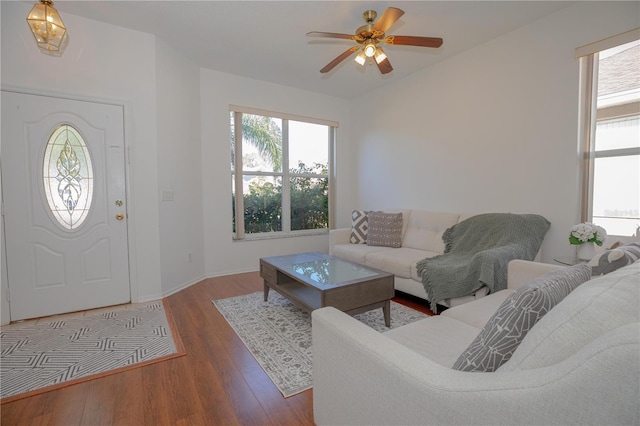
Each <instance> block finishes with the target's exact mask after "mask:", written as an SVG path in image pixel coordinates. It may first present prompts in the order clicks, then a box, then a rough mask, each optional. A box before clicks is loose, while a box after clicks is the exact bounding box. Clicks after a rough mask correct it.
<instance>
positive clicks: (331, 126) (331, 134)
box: [229, 105, 339, 241]
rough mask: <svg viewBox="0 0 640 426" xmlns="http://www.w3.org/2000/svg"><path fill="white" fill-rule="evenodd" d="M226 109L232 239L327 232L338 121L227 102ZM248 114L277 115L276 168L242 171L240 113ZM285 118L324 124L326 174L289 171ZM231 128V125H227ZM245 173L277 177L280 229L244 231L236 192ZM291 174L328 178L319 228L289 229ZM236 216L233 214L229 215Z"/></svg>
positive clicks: (330, 222)
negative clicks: (279, 142) (229, 122)
mask: <svg viewBox="0 0 640 426" xmlns="http://www.w3.org/2000/svg"><path fill="white" fill-rule="evenodd" d="M229 112H230V114H233V125H234V158H235V164H233V165H232V167H231V177H232V182H233V187H234V192H235V194H236V197H235V206H234V210H235V212H232V219H233V220H235V225H236V226H235V232H233V233H232V238H233V240H234V241H251V240H262V239H273V238H287V237H296V236H307V235H323V234H327V233H328V232H329V229H332V228H333V218H334V217H335V215H334V214H333V212H334V205H335V202H334V198H335V195H334V194H335V151H336V150H335V144H336V139H337V129H338V127H339V124H338V122H335V121H331V120H324V119H318V118H311V117H305V116H301V115H295V114H287V113H281V112H275V111H268V110H262V109H258V108H251V107H243V106H238V105H229ZM243 114H251V115H259V116H264V117H269V118H277V119H281V120H282V168H281V171H279V172H275V171H273V172H264V171H247V172H245V170H244V167H243V164H242V115H243ZM289 121H298V122H303V123H310V124H318V125H323V126H327V133H328V134H327V155H328V158H327V159H328V164H327V169H328V172H327V174H317V173H292V172H291V171H290V165H289ZM229 128H230V129H231V126H230V127H229ZM245 175H251V176H265V177H278V178H281V179H282V218H281V220H282V223H281V226H282V231H272V232H259V233H246V232H245V223H244V197H239V196H238V194H243V195H244V185H243V177H244V176H245ZM295 177H309V178H320V179H327V180H328V192H329V194H328V212H327V214H328V218H329V220H328V226H327V228H322V229H303V230H291V192H290V182H291V178H295ZM238 212H241V217H240V218H241V219H242V220H239V219H240V218H238V217H237V216H238ZM234 214H235V215H236V217H233V215H234Z"/></svg>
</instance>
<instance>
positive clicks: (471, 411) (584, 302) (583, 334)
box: [312, 260, 640, 425]
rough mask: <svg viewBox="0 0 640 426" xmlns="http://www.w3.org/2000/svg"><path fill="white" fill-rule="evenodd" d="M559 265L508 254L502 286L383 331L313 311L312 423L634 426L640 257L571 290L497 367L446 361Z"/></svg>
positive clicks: (639, 419)
mask: <svg viewBox="0 0 640 426" xmlns="http://www.w3.org/2000/svg"><path fill="white" fill-rule="evenodd" d="M559 268H563V267H562V266H557V265H549V264H543V263H537V262H528V261H522V260H514V261H511V262H510V263H509V270H508V276H509V278H508V281H509V282H508V289H506V290H502V291H500V292H496V293H494V294H490V295H488V296H487V297H484V298H482V299H480V300H477V301H474V302H471V303H467V304H465V305H462V306H458V307H455V308H451V309H448V310H446V311H444V312H443V313H442V314H441V315H439V316H433V317H429V318H426V319H424V320H421V321H418V322H415V323H412V324H408V325H405V326H402V327H399V328H396V329H393V330H390V331H388V332H386V333H378V332H376V331H374V330H373V329H371V328H369V327H367V326H366V325H364V324H362V323H360V322H359V321H358V320H356V319H354V318H352V317H350V316H349V315H346V314H344V313H342V312H340V311H338V310H336V309H334V308H330V307H328V308H322V309H319V310H316V311H314V312H313V314H312V321H313V326H312V333H313V388H314V389H313V407H314V419H315V422H316V424H318V425H328V424H341V425H346V424H351V425H356V424H358V425H365V424H366V425H374V424H384V425H393V424H402V425H411V424H455V425H470V424H492V425H493V424H539V425H542V424H544V425H548V424H625V425H631V424H633V425H638V424H640V404H639V403H638V400H639V398H640V323H639V321H640V318H639V317H640V315H639V311H640V293H639V288H640V261H639V262H635V263H634V264H631V265H629V266H625V267H623V268H621V269H619V270H617V271H615V272H612V273H610V274H607V275H604V276H601V277H596V278H592V279H591V280H589V281H587V282H585V283H583V284H582V285H580V286H579V287H577V288H576V289H575V290H573V291H572V292H571V293H570V294H568V296H566V297H565V298H564V300H562V301H561V302H560V303H559V304H558V305H557V306H555V307H554V308H552V309H551V310H550V311H549V312H548V313H547V314H546V315H545V316H544V317H543V318H542V319H541V320H539V321H538V322H537V324H535V325H534V327H533V328H532V329H531V330H529V332H528V333H527V334H526V336H525V337H524V339H523V340H522V342H521V343H520V345H519V346H518V347H517V349H516V350H515V352H514V353H513V356H512V357H511V359H510V360H509V361H507V362H506V363H505V364H504V365H502V366H501V367H500V368H498V370H497V371H495V372H492V373H485V372H482V373H480V372H463V371H458V370H454V369H452V368H451V367H452V366H453V364H454V362H455V361H456V359H457V358H458V356H459V355H460V354H461V353H462V352H463V351H464V350H465V348H466V347H467V346H468V345H469V344H470V343H471V341H472V340H473V339H474V338H475V337H476V335H478V333H479V332H480V330H481V329H482V327H483V326H484V324H485V323H486V322H487V321H488V319H489V318H490V317H491V316H492V314H493V313H494V312H495V311H496V309H497V308H498V306H499V305H500V304H501V303H502V301H504V300H505V299H506V298H507V297H508V296H509V295H510V294H511V293H512V292H513V291H514V289H516V288H517V287H519V286H520V285H522V284H523V283H526V282H528V281H530V280H531V279H533V278H534V277H536V276H539V275H541V274H544V273H546V272H549V271H553V270H557V269H559ZM392 321H393V318H392Z"/></svg>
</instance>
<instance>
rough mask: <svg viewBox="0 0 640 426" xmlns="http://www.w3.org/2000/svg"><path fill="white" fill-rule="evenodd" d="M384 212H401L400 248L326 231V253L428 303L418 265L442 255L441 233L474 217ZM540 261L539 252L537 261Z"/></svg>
mask: <svg viewBox="0 0 640 426" xmlns="http://www.w3.org/2000/svg"><path fill="white" fill-rule="evenodd" d="M385 212H389V213H402V217H403V223H402V247H400V248H390V247H381V246H369V245H367V244H351V243H350V236H351V228H340V229H333V230H331V231H330V232H329V254H330V255H333V256H336V257H340V258H343V259H346V260H349V261H351V262H354V263H358V264H361V265H365V266H368V267H370V268H374V269H378V270H381V271H384V272H388V273H390V274H393V275H394V277H395V278H394V284H395V289H396V290H399V291H402V292H404V293H408V294H411V295H413V296H417V297H420V298H422V299H425V300H429V296H428V295H427V293H426V291H425V289H424V286H423V284H422V279H421V277H420V275H419V274H418V271H417V267H416V264H417V262H418V261H420V260H422V259H425V258H428V257H434V256H437V255H440V254H443V253H444V250H445V245H444V242H443V241H442V234H443V233H444V231H446V230H447V229H448V228H450V227H452V226H453V225H455V224H457V223H459V222H462V221H463V220H465V219H468V218H470V217H471V216H473V215H472V214H458V213H442V212H430V211H424V210H410V209H404V210H385ZM539 258H540V252H538V255H537V256H536V260H537V259H539ZM487 293H488V288H487V287H486V286H483V287H481V288H480V289H479V290H477V291H476V292H474V293H473V294H470V295H468V296H463V297H456V298H451V299H445V300H444V301H443V302H439V303H440V304H442V305H445V306H448V307H453V306H457V305H461V304H463V303H467V302H471V301H473V300H476V299H479V298H481V297H484V296H486V295H487Z"/></svg>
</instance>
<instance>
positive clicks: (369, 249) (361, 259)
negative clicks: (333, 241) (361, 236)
mask: <svg viewBox="0 0 640 426" xmlns="http://www.w3.org/2000/svg"><path fill="white" fill-rule="evenodd" d="M380 250H390V249H389V248H387V247H376V246H368V245H366V244H337V245H335V246H333V249H332V250H331V254H332V255H333V256H336V257H340V258H342V259H345V260H348V261H350V262H354V263H359V264H360V265H365V264H366V259H367V255H368V254H369V253H374V252H376V251H380Z"/></svg>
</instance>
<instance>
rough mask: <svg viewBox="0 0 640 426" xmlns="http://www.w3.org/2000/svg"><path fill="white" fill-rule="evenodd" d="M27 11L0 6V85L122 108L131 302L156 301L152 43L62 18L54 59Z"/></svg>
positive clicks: (137, 35)
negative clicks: (60, 46)
mask: <svg viewBox="0 0 640 426" xmlns="http://www.w3.org/2000/svg"><path fill="white" fill-rule="evenodd" d="M32 6H33V5H32V4H31V3H25V2H6V1H3V2H1V8H2V28H1V31H2V51H1V52H2V65H1V66H2V69H1V72H2V74H1V78H2V86H3V87H8V86H11V87H20V88H26V89H29V90H40V91H44V92H47V93H52V92H53V93H57V94H61V95H64V96H72V97H80V98H97V99H103V100H114V101H118V102H123V103H125V104H126V105H127V111H128V112H129V115H128V116H126V117H125V126H126V135H125V139H126V143H127V145H128V146H129V147H130V148H131V164H130V167H129V170H130V172H131V173H130V175H129V176H128V179H129V187H130V189H131V191H130V193H129V194H128V201H129V206H128V212H129V230H130V232H132V233H133V240H134V243H135V244H133V245H132V247H131V250H132V256H133V259H134V262H133V264H132V265H131V268H132V273H133V283H132V284H133V286H132V289H133V299H134V301H136V300H150V299H155V298H158V297H160V296H161V294H162V290H161V285H160V249H159V247H160V239H159V234H158V228H159V217H158V216H159V215H158V168H157V167H158V160H157V156H158V152H157V144H156V61H155V39H154V37H153V36H151V35H149V34H144V33H140V32H136V31H130V30H126V29H123V28H118V27H114V26H112V25H106V24H102V23H100V22H97V21H92V20H89V19H84V18H80V17H77V16H74V15H70V14H65V15H64V21H65V24H66V25H67V27H68V28H69V33H70V42H69V46H68V48H67V50H66V52H65V53H64V55H63V56H62V57H60V58H55V57H50V56H47V55H43V54H41V53H40V52H39V51H38V49H37V47H36V45H35V42H34V40H33V36H32V35H31V32H30V31H29V28H28V26H27V24H26V23H25V22H26V21H25V18H26V16H27V14H28V13H29V10H30V9H31V7H32Z"/></svg>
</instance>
